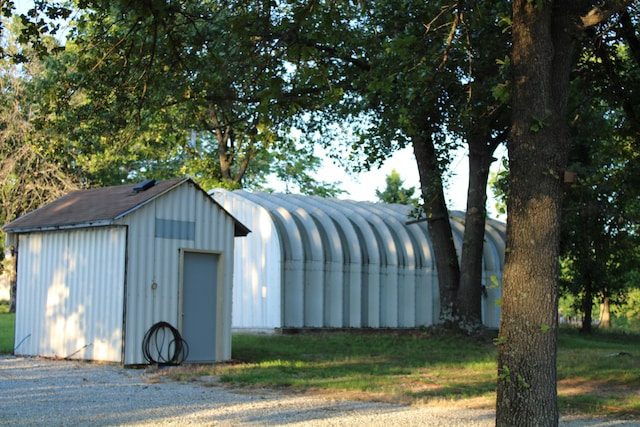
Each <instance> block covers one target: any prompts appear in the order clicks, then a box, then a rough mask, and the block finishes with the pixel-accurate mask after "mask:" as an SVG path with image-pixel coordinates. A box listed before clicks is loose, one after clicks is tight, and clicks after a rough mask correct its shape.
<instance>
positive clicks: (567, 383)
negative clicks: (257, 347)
mask: <svg viewBox="0 0 640 427" xmlns="http://www.w3.org/2000/svg"><path fill="white" fill-rule="evenodd" d="M223 365H224V364H223ZM147 369H150V370H151V371H152V372H153V373H154V375H153V376H152V378H150V379H149V382H151V383H153V382H156V381H165V380H177V381H184V382H192V381H195V382H201V383H202V385H204V386H211V387H222V388H224V389H226V390H229V391H234V392H236V393H243V394H245V393H249V394H250V393H253V392H260V393H275V394H280V395H282V394H286V395H308V396H315V397H323V398H328V399H334V400H344V401H360V402H379V403H389V404H398V405H414V406H427V407H449V408H458V409H463V408H464V409H488V410H490V409H494V408H495V405H496V396H495V393H489V394H485V395H483V396H476V397H469V398H451V397H446V396H439V395H438V390H439V389H441V388H443V387H442V386H441V385H438V384H433V383H428V382H421V381H416V380H415V377H413V378H412V377H410V376H407V377H403V376H399V377H398V381H397V382H396V384H395V385H394V387H393V390H390V391H388V392H371V391H361V390H335V389H323V388H297V387H265V386H262V385H259V386H251V385H237V384H231V383H224V382H221V381H220V377H219V376H216V375H212V374H211V371H212V367H211V365H197V364H194V365H190V364H186V365H181V366H176V367H171V368H165V369H158V368H147ZM558 395H559V396H561V397H579V396H590V397H598V398H603V399H606V398H610V400H612V401H616V400H617V401H620V399H625V400H637V401H640V384H628V383H617V382H612V381H597V380H589V379H574V378H570V379H564V380H561V381H559V382H558ZM595 409H598V411H605V412H607V413H609V414H610V415H612V414H616V413H617V412H621V413H624V414H625V416H631V417H633V418H634V419H635V418H636V417H640V412H638V413H635V412H629V410H628V409H625V410H622V409H621V408H616V407H615V406H603V405H598V408H594V407H593V405H591V404H589V403H587V402H585V403H580V404H578V405H572V409H571V410H570V411H569V412H570V414H572V415H580V414H593V412H594V410H595ZM565 412H566V410H565ZM566 415H569V414H566Z"/></svg>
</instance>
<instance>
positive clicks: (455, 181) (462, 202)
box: [273, 147, 506, 219]
mask: <svg viewBox="0 0 640 427" xmlns="http://www.w3.org/2000/svg"><path fill="white" fill-rule="evenodd" d="M318 154H319V155H320V157H321V158H323V167H322V168H321V169H320V170H319V172H318V174H317V176H318V179H321V180H323V181H329V182H337V181H340V182H342V184H341V185H340V188H341V189H343V190H346V191H347V192H348V194H343V195H341V196H339V198H342V199H353V200H359V201H372V202H375V201H378V199H377V197H376V190H380V191H384V189H385V187H386V177H387V175H390V174H391V171H392V170H393V169H395V170H396V171H397V172H398V173H399V174H400V178H401V179H402V180H403V181H404V185H403V187H404V188H409V187H415V188H416V194H415V195H416V196H417V195H418V194H419V188H420V177H419V175H418V166H417V164H416V160H415V156H414V155H413V151H412V149H411V148H410V147H409V148H405V149H403V150H400V151H398V152H396V153H395V154H394V155H393V156H392V157H390V158H389V159H388V160H387V161H386V162H384V164H383V165H382V167H380V168H379V169H376V170H372V171H369V172H365V173H361V174H359V175H357V176H350V175H349V174H348V173H347V172H346V171H345V170H344V169H343V168H341V167H339V166H336V165H335V164H334V163H333V162H332V161H331V160H330V159H329V158H327V157H326V156H323V155H322V152H319V153H318ZM502 156H506V150H505V149H504V148H502V147H500V148H498V150H497V151H496V153H495V154H494V157H495V158H497V159H498V161H496V162H494V163H493V165H492V169H491V170H492V171H497V170H498V168H499V167H500V165H501V164H502V160H501V159H502ZM449 173H450V178H449V179H448V185H447V187H446V188H445V197H446V199H447V207H448V208H449V209H450V210H461V211H464V210H465V209H466V203H467V187H468V180H469V166H468V159H467V153H466V150H464V149H461V150H459V151H458V152H456V156H455V158H454V160H453V162H452V163H451V167H450V169H449ZM273 187H274V189H275V190H276V191H282V189H281V188H278V186H277V185H276V186H273ZM487 191H488V193H487V194H488V201H487V209H488V211H489V215H490V216H491V217H493V218H496V217H498V215H497V214H496V212H495V209H494V204H495V201H494V198H493V195H492V194H491V191H490V190H489V189H487ZM502 219H504V218H502Z"/></svg>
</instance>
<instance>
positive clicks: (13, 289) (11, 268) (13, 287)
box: [5, 246, 18, 313]
mask: <svg viewBox="0 0 640 427" xmlns="http://www.w3.org/2000/svg"><path fill="white" fill-rule="evenodd" d="M5 259H6V261H7V264H6V267H7V275H8V276H9V313H15V312H16V293H17V285H18V276H17V273H18V259H17V253H16V250H15V247H14V246H11V247H10V248H9V250H8V251H7V254H6V255H5Z"/></svg>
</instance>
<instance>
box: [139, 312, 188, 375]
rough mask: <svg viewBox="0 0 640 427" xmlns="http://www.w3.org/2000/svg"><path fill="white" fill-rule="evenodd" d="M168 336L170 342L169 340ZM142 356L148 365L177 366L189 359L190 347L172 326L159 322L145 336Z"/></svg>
mask: <svg viewBox="0 0 640 427" xmlns="http://www.w3.org/2000/svg"><path fill="white" fill-rule="evenodd" d="M168 335H170V336H171V339H170V340H167V337H168ZM142 354H143V355H144V358H145V360H146V361H147V362H148V363H152V364H157V365H171V366H175V365H179V364H181V363H182V362H183V361H184V360H185V359H186V358H187V356H188V355H189V346H188V345H187V342H186V341H185V340H184V339H183V338H182V336H181V335H180V332H179V331H178V330H177V329H176V328H174V327H173V326H172V325H171V324H169V323H167V322H158V323H156V324H155V325H153V326H152V327H151V328H149V330H148V331H147V333H146V334H144V338H143V340H142Z"/></svg>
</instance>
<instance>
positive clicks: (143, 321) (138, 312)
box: [119, 183, 234, 364]
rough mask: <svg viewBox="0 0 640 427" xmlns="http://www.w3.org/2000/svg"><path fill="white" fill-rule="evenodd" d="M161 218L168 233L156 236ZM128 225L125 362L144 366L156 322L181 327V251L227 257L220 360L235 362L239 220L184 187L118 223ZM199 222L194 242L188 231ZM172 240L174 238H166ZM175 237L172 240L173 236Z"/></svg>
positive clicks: (188, 186) (220, 320) (221, 300)
mask: <svg viewBox="0 0 640 427" xmlns="http://www.w3.org/2000/svg"><path fill="white" fill-rule="evenodd" d="M157 219H159V220H162V224H163V225H162V226H163V227H167V226H171V224H173V225H174V226H175V227H177V228H179V229H177V230H174V231H171V230H164V231H163V232H162V233H159V237H156V230H155V226H156V223H157V221H156V220H157ZM119 222H121V223H123V224H125V223H126V224H128V225H129V230H130V231H129V243H128V245H129V250H128V254H129V259H128V272H127V298H126V304H127V308H126V321H125V325H126V335H125V340H126V342H125V361H124V363H125V364H140V363H145V362H146V361H145V360H144V356H143V353H142V341H143V338H144V335H145V333H146V332H147V331H148V329H149V328H150V327H151V326H153V325H154V324H155V323H157V322H160V321H165V322H169V323H170V324H172V325H174V326H175V327H177V328H179V327H180V323H181V322H180V316H181V313H182V310H183V308H182V307H180V249H192V250H203V251H215V252H218V253H220V254H223V255H224V256H223V257H222V259H223V265H222V266H221V267H220V268H221V269H222V273H221V277H222V278H223V279H222V283H220V284H219V289H218V295H219V296H220V298H219V301H218V303H217V304H218V307H217V309H218V311H217V314H218V317H217V319H218V324H217V325H216V327H217V334H216V340H217V343H216V360H226V359H230V358H231V292H232V285H233V260H234V256H233V245H234V237H233V235H234V220H233V218H232V217H231V216H229V215H228V214H227V213H226V212H225V211H224V210H223V209H221V208H220V207H219V206H217V205H215V204H214V203H212V202H211V200H210V199H209V198H208V197H207V195H206V194H204V193H202V192H201V191H199V190H198V191H195V190H194V187H193V186H192V185H191V184H188V183H186V184H183V185H181V186H179V187H177V188H175V189H174V190H172V191H171V192H169V193H166V194H165V195H163V196H162V197H160V198H158V199H156V200H154V201H153V202H151V203H148V204H147V205H145V206H143V207H142V208H140V209H138V210H136V211H134V212H132V213H131V214H129V215H127V216H126V217H124V218H122V219H121V220H119ZM189 222H191V223H194V224H195V233H194V234H193V239H190V238H189V237H190V235H189V234H188V233H187V234H185V233H184V232H183V231H181V230H184V227H185V223H189ZM167 236H169V237H167ZM172 236H173V237H172ZM185 309H188V308H185Z"/></svg>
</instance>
